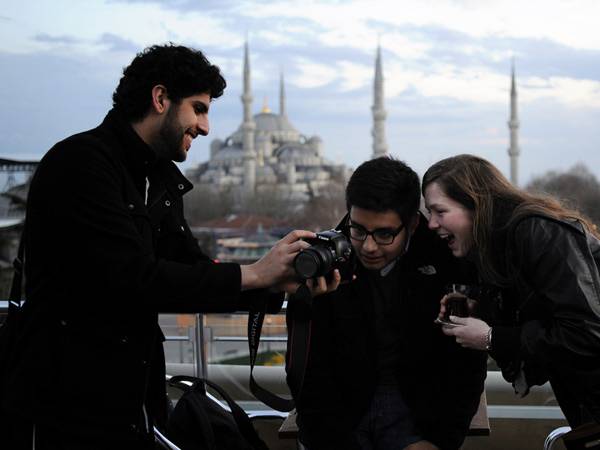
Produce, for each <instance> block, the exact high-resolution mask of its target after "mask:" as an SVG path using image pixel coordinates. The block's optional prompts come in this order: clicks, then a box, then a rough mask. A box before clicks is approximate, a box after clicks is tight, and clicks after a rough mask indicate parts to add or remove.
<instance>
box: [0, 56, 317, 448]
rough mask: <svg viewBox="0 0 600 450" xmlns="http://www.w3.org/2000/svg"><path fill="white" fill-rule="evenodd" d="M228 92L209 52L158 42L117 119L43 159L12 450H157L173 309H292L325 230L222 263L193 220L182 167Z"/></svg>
mask: <svg viewBox="0 0 600 450" xmlns="http://www.w3.org/2000/svg"><path fill="white" fill-rule="evenodd" d="M225 85H226V83H225V80H224V78H223V76H222V75H221V73H220V71H219V68H218V67H216V66H214V65H212V64H211V63H210V62H209V61H208V60H207V59H206V57H205V56H204V55H203V54H202V52H200V51H198V50H194V49H191V48H187V47H183V46H176V45H173V44H168V45H157V46H153V47H149V48H147V49H146V50H144V51H143V52H141V53H139V54H138V55H137V56H136V57H135V59H134V60H133V62H132V63H131V64H130V65H129V66H128V67H126V68H125V69H124V72H123V77H122V78H121V80H120V82H119V85H118V87H117V89H116V91H115V93H114V95H113V102H114V107H113V109H112V110H111V111H110V112H109V113H108V115H107V116H106V118H105V119H104V121H103V122H102V124H100V125H99V126H98V127H97V128H95V129H92V130H89V131H86V132H83V133H79V134H76V135H74V136H71V137H69V138H67V139H65V140H63V141H61V142H59V143H58V144H56V145H55V146H54V147H53V148H52V149H50V151H49V152H48V153H47V154H46V155H45V156H44V158H43V159H42V161H41V162H40V165H39V167H38V169H37V172H36V174H35V176H34V178H33V180H32V183H31V189H30V193H29V202H28V205H27V218H26V225H25V234H24V239H25V248H26V252H25V274H26V285H25V292H26V298H27V301H26V302H25V304H24V306H23V309H22V319H23V320H22V321H20V323H19V328H18V330H17V332H16V336H15V341H16V342H17V345H16V347H15V348H13V349H12V351H11V352H10V357H8V356H6V355H5V357H4V360H3V361H0V363H2V364H0V369H2V370H0V372H2V373H1V375H2V378H1V379H2V381H3V382H2V383H0V384H1V386H0V406H1V408H2V410H3V416H5V417H0V419H1V420H0V422H1V425H0V427H4V430H0V444H1V445H0V446H1V447H2V448H7V449H8V448H10V449H13V450H14V449H21V448H23V449H25V448H27V449H31V448H37V449H50V448H52V449H55V448H60V449H78V450H81V449H108V448H127V449H146V448H153V439H152V429H153V425H157V426H159V427H160V426H161V425H163V424H164V422H165V419H166V413H167V399H166V392H165V361H164V353H163V348H162V342H163V341H164V336H163V334H162V332H161V330H160V328H159V326H158V314H159V312H180V313H193V312H231V311H235V310H240V309H246V310H248V309H255V308H269V310H277V309H279V307H280V305H281V302H282V300H283V295H282V294H281V293H277V292H281V291H282V290H283V289H288V290H293V289H294V287H295V286H294V282H293V281H292V277H293V270H292V268H291V261H292V259H293V258H294V256H295V254H296V253H297V252H298V251H299V250H300V249H301V248H303V247H306V246H308V244H306V243H305V242H303V241H301V240H300V238H302V237H313V236H314V233H311V232H308V231H294V232H292V233H290V234H289V235H287V236H286V237H284V238H283V239H282V240H281V241H279V242H278V243H277V244H276V245H275V246H274V247H273V248H272V249H271V250H270V251H269V253H267V254H266V255H265V256H264V257H263V258H262V259H260V260H259V261H258V262H256V263H254V264H250V265H243V266H240V265H238V264H228V263H222V264H215V263H214V262H213V261H211V260H210V259H209V258H208V257H207V256H205V255H204V254H203V253H202V251H201V250H200V249H199V247H198V245H197V242H196V239H195V238H194V237H193V235H192V233H191V231H190V228H189V227H188V225H187V223H186V221H185V219H184V216H183V202H182V196H183V194H185V193H186V192H188V191H189V190H190V189H192V185H191V183H190V182H189V181H188V180H187V179H185V178H184V177H183V175H182V174H181V172H180V171H179V170H178V168H177V166H176V165H175V164H174V163H173V161H184V160H185V159H186V156H187V153H188V151H189V150H190V147H191V145H192V141H193V140H194V139H195V138H196V137H198V136H199V135H202V136H206V135H207V134H208V132H209V120H208V113H209V109H210V105H211V101H212V100H213V99H215V98H217V97H219V96H221V95H222V93H223V90H224V89H225ZM268 287H270V288H271V289H270V290H267V289H265V288H268Z"/></svg>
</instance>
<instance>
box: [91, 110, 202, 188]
mask: <svg viewBox="0 0 600 450" xmlns="http://www.w3.org/2000/svg"><path fill="white" fill-rule="evenodd" d="M102 127H106V128H108V129H110V130H111V131H112V132H113V133H115V134H116V136H117V139H118V140H119V142H120V143H121V144H122V146H123V151H122V155H121V156H122V158H123V160H124V162H125V165H126V166H127V168H128V169H129V170H130V171H131V173H132V175H133V176H134V178H136V179H137V178H145V177H148V178H149V180H150V183H157V184H158V185H161V187H162V188H164V189H166V190H167V191H168V192H169V194H170V195H172V196H173V197H177V196H182V195H183V194H185V193H186V192H188V191H190V190H191V189H192V188H193V185H192V183H191V182H190V181H189V180H188V179H187V178H185V177H184V176H183V174H182V173H181V171H180V170H179V168H178V167H177V166H176V165H175V163H173V162H172V161H160V160H159V159H158V158H157V156H156V153H155V152H154V150H153V149H152V148H151V147H150V146H149V145H148V144H146V143H145V142H144V140H143V139H142V138H141V137H140V136H139V135H138V134H137V133H136V132H135V130H134V129H133V127H132V126H131V124H130V123H129V122H128V121H127V120H126V119H125V118H124V117H123V115H122V114H121V113H120V112H119V111H117V110H115V109H111V110H110V111H109V112H108V114H107V115H106V117H105V118H104V121H103V122H102ZM157 187H158V186H157Z"/></svg>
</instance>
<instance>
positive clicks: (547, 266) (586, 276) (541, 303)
mask: <svg viewBox="0 0 600 450" xmlns="http://www.w3.org/2000/svg"><path fill="white" fill-rule="evenodd" d="M506 248H507V253H506V258H507V267H508V268H509V269H510V272H509V274H510V278H511V279H512V280H513V283H512V285H511V286H509V287H508V288H505V289H503V290H502V295H501V297H500V300H501V301H500V302H499V304H497V305H495V306H496V308H495V309H496V311H495V314H492V318H491V319H492V324H493V331H492V356H493V357H494V358H495V359H496V360H497V361H498V363H499V365H500V367H501V368H502V371H503V374H504V376H505V378H506V379H507V380H509V381H511V382H513V383H514V384H515V387H517V386H518V385H519V381H517V380H518V379H519V378H521V383H522V386H521V393H522V394H525V393H526V392H527V391H528V387H529V386H531V385H535V384H542V383H544V382H545V381H547V380H549V381H550V382H551V384H552V386H553V388H554V391H555V394H556V395H557V399H558V401H559V403H560V405H561V407H562V409H563V411H564V412H565V414H566V416H567V419H568V420H569V422H570V423H571V424H572V425H576V424H577V423H579V422H581V420H582V418H581V415H580V412H581V406H583V408H584V409H585V410H586V411H584V417H583V420H585V415H586V414H588V418H589V414H591V415H592V416H593V417H595V418H596V420H599V421H600V276H599V274H598V269H599V268H600V242H599V241H598V239H597V238H595V237H594V236H593V235H591V234H590V233H588V232H587V231H585V230H584V228H583V227H582V225H581V224H580V223H577V222H567V221H558V220H554V219H550V218H547V217H542V216H531V217H527V218H525V219H523V220H521V221H520V222H519V223H517V224H516V225H515V226H514V227H513V228H512V229H511V230H510V231H509V233H508V236H507V247H506ZM520 375H521V377H520Z"/></svg>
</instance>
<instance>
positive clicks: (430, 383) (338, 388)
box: [287, 220, 486, 449]
mask: <svg viewBox="0 0 600 450" xmlns="http://www.w3.org/2000/svg"><path fill="white" fill-rule="evenodd" d="M398 264H400V268H399V269H400V271H399V275H398V276H399V277H400V280H401V282H400V286H401V287H400V290H401V291H400V295H399V297H400V298H399V299H398V304H397V305H396V308H394V310H393V313H392V314H393V316H392V320H393V321H394V322H395V323H396V324H397V326H398V327H399V328H400V329H401V331H402V336H403V341H404V344H405V345H403V350H402V351H403V354H404V356H405V357H404V359H403V361H402V363H401V364H402V367H401V373H402V376H401V380H400V388H401V390H402V393H403V396H404V399H405V401H406V402H407V404H408V405H409V407H410V408H411V411H412V412H413V416H414V419H415V421H416V424H417V426H418V428H419V431H420V432H421V433H422V435H423V437H424V438H425V439H427V440H429V441H431V442H433V443H434V444H436V445H438V446H439V447H440V448H443V449H455V448H458V447H459V446H460V445H461V443H462V442H463V439H464V437H465V435H466V433H467V431H468V427H469V424H470V421H471V418H472V416H473V414H474V413H475V411H476V410H477V406H478V404H479V399H480V395H481V393H482V391H483V382H484V379H485V376H486V365H485V361H486V355H485V353H483V352H477V351H472V350H467V349H463V348H461V347H460V346H458V345H457V344H456V343H455V342H454V339H453V338H451V337H447V336H445V335H444V334H443V333H442V332H441V329H440V326H439V325H437V324H435V323H434V319H435V318H436V317H437V314H438V312H439V306H440V299H441V298H442V296H443V295H444V291H445V287H446V285H447V284H448V283H451V282H463V283H465V282H466V281H467V280H468V279H465V278H464V276H465V275H464V274H463V273H460V272H459V271H458V266H457V264H456V262H455V261H454V260H453V259H452V255H451V254H450V252H449V251H448V248H447V247H446V245H445V244H444V243H443V242H442V241H441V240H440V239H439V238H438V237H437V236H435V234H434V233H432V232H431V231H430V230H428V229H427V224H426V221H425V220H421V224H420V225H419V227H418V228H417V231H416V232H415V234H414V235H413V238H412V240H411V244H410V248H409V250H408V252H407V253H406V254H405V255H404V256H403V257H402V258H401V259H400V261H399V262H398ZM357 275H358V277H357V279H356V280H355V281H354V282H352V283H349V284H346V285H342V286H340V287H339V289H338V290H337V291H335V292H333V293H331V294H328V295H324V296H319V297H316V298H315V299H314V300H313V302H312V309H310V308H308V307H307V306H306V304H305V303H303V302H301V301H295V299H291V300H290V302H289V304H288V308H289V309H288V329H289V330H290V334H291V335H292V336H290V338H292V337H293V330H294V326H295V323H294V322H296V323H297V321H302V320H308V321H310V327H311V328H310V330H311V333H310V349H309V355H308V362H307V369H306V374H305V378H304V384H303V387H302V389H300V387H299V386H297V385H294V382H293V380H291V379H290V378H289V377H288V383H289V384H291V385H290V389H291V391H292V393H293V394H294V398H295V400H296V408H297V411H298V415H299V416H298V422H299V424H300V433H301V437H302V439H303V440H304V441H306V443H307V445H308V447H309V448H311V449H331V448H339V449H342V448H343V449H351V448H354V447H355V446H356V443H355V442H354V439H353V438H352V431H353V430H354V429H355V428H356V426H357V425H358V422H359V421H360V419H361V418H362V416H363V415H364V414H365V413H366V411H367V408H368V407H369V404H370V401H371V398H372V396H373V393H374V391H375V388H376V384H377V373H376V366H377V364H376V361H375V354H376V345H375V336H374V328H375V327H376V326H377V324H376V323H375V320H374V317H373V315H374V311H373V304H372V301H370V298H371V294H370V292H371V291H370V290H369V287H368V285H367V282H366V281H365V280H366V275H365V273H364V269H362V268H361V267H360V266H359V267H358V273H357ZM461 277H462V278H461ZM290 362H292V361H290V359H289V355H288V361H287V363H288V369H289V364H290ZM293 363H297V362H296V361H293Z"/></svg>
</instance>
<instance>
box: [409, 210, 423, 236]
mask: <svg viewBox="0 0 600 450" xmlns="http://www.w3.org/2000/svg"><path fill="white" fill-rule="evenodd" d="M420 221H421V214H419V213H416V214H415V217H414V219H413V220H411V221H410V228H409V229H408V233H409V235H410V236H412V235H413V233H414V232H415V230H416V229H417V227H418V226H419V222H420Z"/></svg>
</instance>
